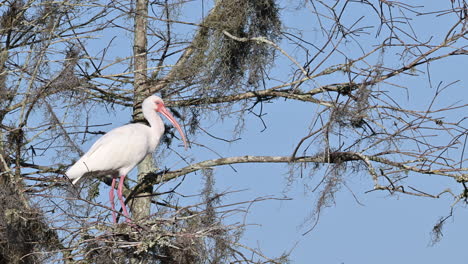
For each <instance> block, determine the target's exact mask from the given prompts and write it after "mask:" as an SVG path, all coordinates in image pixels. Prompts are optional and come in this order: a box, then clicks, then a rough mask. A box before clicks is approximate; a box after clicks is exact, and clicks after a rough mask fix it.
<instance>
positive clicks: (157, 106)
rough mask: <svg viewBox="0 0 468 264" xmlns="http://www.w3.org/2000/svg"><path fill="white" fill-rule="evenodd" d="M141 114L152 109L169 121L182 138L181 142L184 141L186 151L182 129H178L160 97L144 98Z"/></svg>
mask: <svg viewBox="0 0 468 264" xmlns="http://www.w3.org/2000/svg"><path fill="white" fill-rule="evenodd" d="M142 108H143V112H144V110H145V109H152V110H154V111H156V112H158V113H161V114H162V115H163V116H165V117H166V118H167V119H169V121H171V123H172V125H174V127H175V128H176V129H177V130H178V131H179V133H180V136H181V137H182V141H184V147H185V149H187V140H186V138H185V134H184V132H183V131H182V128H181V127H180V125H179V123H177V121H176V120H175V118H174V117H173V116H172V114H171V112H169V110H168V109H167V108H166V106H165V105H164V101H163V100H162V99H161V97H158V96H156V95H152V96H150V97H148V98H146V99H145V100H144V101H143V105H142Z"/></svg>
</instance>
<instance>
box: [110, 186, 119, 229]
mask: <svg viewBox="0 0 468 264" xmlns="http://www.w3.org/2000/svg"><path fill="white" fill-rule="evenodd" d="M116 180H117V179H116V178H112V184H111V189H110V191H109V200H110V203H111V206H112V220H114V223H117V217H116V215H115V203H114V189H115V181H116Z"/></svg>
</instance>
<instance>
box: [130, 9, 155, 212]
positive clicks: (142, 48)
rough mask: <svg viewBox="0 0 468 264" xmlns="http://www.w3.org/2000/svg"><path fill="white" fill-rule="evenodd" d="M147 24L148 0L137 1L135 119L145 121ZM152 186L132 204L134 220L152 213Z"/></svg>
mask: <svg viewBox="0 0 468 264" xmlns="http://www.w3.org/2000/svg"><path fill="white" fill-rule="evenodd" d="M147 24H148V0H137V1H136V13H135V39H134V44H133V53H134V57H135V58H134V70H135V73H134V74H135V80H134V101H133V118H134V119H135V120H141V119H143V116H142V113H141V102H142V101H143V100H144V99H145V98H146V97H147V96H148V95H149V94H148V89H147V84H146V81H147V35H146V33H147ZM153 168H154V161H153V157H152V155H151V154H150V155H148V156H146V157H145V159H144V160H143V161H142V162H141V163H140V164H139V165H138V181H140V180H142V178H143V177H144V175H145V174H147V173H148V172H150V171H152V170H153ZM152 190H153V188H152V186H149V187H147V188H146V189H144V190H141V192H139V193H138V195H137V197H136V198H135V199H134V200H133V202H132V203H131V209H132V216H133V218H134V219H141V218H144V217H147V216H148V215H149V213H150V206H151V193H152Z"/></svg>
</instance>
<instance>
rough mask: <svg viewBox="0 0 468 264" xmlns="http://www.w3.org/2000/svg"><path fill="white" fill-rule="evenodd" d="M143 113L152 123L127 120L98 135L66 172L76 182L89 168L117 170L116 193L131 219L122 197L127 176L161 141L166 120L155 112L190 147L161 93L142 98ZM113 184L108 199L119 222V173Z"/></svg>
mask: <svg viewBox="0 0 468 264" xmlns="http://www.w3.org/2000/svg"><path fill="white" fill-rule="evenodd" d="M142 110H143V116H144V117H145V118H146V120H148V123H149V126H147V125H144V124H138V123H135V124H128V125H124V126H121V127H117V128H114V129H112V130H111V131H109V132H107V133H106V134H105V135H104V136H102V137H101V138H99V139H98V140H97V141H96V142H95V143H94V144H93V145H92V146H91V148H90V149H89V150H88V152H86V154H84V155H83V156H82V157H81V158H80V159H79V160H78V161H77V162H76V163H75V164H74V165H73V166H71V167H70V168H69V169H68V170H67V172H66V173H65V174H66V176H67V177H68V178H69V179H71V180H73V184H76V183H77V182H78V180H80V179H81V177H83V175H84V174H85V173H87V172H100V171H101V172H102V171H104V172H105V171H114V172H118V176H120V181H119V186H118V188H117V196H118V198H119V200H120V204H121V206H122V210H123V213H124V215H125V216H126V217H127V220H126V221H130V218H129V215H128V211H127V208H126V207H125V202H124V200H123V198H122V187H123V183H124V180H125V176H126V175H127V174H128V173H129V172H130V171H131V170H132V169H133V168H134V167H135V166H136V165H138V163H140V162H141V161H142V160H143V159H144V158H145V156H146V155H147V154H149V153H152V152H153V151H154V150H155V149H156V147H157V146H158V144H159V140H160V139H161V136H162V135H163V134H164V122H163V121H162V119H161V117H160V116H159V115H158V114H157V113H156V112H159V113H161V114H163V115H164V116H165V117H166V118H167V119H169V121H171V123H172V124H173V125H174V127H175V128H177V130H178V131H179V133H180V135H181V137H182V140H183V142H184V146H185V149H187V141H186V139H185V135H184V133H183V132H182V129H181V128H180V125H179V124H178V123H177V121H176V120H175V119H174V117H173V116H172V115H171V113H170V112H169V111H168V110H167V108H166V107H165V106H164V102H163V100H162V99H161V98H159V97H158V96H154V95H152V96H150V97H148V98H146V99H145V100H144V101H143V104H142ZM112 176H113V179H112V185H111V190H110V192H109V199H110V201H111V206H112V218H113V220H114V223H116V222H117V218H116V213H115V204H114V189H115V182H116V179H117V175H115V173H114V175H112Z"/></svg>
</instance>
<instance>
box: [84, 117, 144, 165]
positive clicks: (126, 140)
mask: <svg viewBox="0 0 468 264" xmlns="http://www.w3.org/2000/svg"><path fill="white" fill-rule="evenodd" d="M143 133H144V132H143V131H142V129H141V127H139V126H137V125H136V124H129V125H125V126H121V127H118V128H115V129H113V130H111V131H109V132H108V133H106V134H105V135H104V136H102V137H101V138H99V139H98V140H97V141H96V142H95V143H94V144H93V146H91V148H90V149H89V151H88V152H87V153H86V154H85V155H84V156H83V158H85V157H86V162H87V163H88V165H89V167H90V170H93V171H94V170H113V169H121V168H123V167H128V166H132V165H133V166H135V165H136V164H137V163H138V162H139V161H141V159H143V158H144V157H145V156H146V154H147V146H146V144H147V143H146V141H145V140H144V139H145V137H144V135H143Z"/></svg>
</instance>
